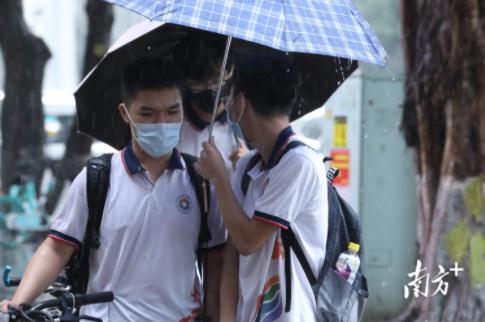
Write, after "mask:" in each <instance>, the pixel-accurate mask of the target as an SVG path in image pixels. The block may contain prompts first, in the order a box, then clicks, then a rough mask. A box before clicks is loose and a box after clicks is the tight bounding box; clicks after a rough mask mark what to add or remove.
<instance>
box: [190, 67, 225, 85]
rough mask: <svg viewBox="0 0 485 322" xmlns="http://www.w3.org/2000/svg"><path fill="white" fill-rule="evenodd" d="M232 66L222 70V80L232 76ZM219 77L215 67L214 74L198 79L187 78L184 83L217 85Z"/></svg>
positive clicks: (218, 71)
mask: <svg viewBox="0 0 485 322" xmlns="http://www.w3.org/2000/svg"><path fill="white" fill-rule="evenodd" d="M233 70H234V69H233V68H232V67H231V68H226V70H225V72H224V81H227V80H228V79H230V78H231V77H232V74H233ZM219 77H220V69H215V70H214V74H212V76H211V77H210V78H208V79H205V80H200V79H195V78H187V79H186V84H187V86H189V87H202V86H203V87H208V88H212V87H217V86H218V85H219Z"/></svg>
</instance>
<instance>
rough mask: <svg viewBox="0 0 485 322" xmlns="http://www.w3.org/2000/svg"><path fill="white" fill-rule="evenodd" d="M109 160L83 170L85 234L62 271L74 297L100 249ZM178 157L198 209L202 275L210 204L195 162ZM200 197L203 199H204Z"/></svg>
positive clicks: (105, 158)
mask: <svg viewBox="0 0 485 322" xmlns="http://www.w3.org/2000/svg"><path fill="white" fill-rule="evenodd" d="M111 157H112V154H104V155H102V156H100V157H96V158H92V159H90V160H88V163H87V166H86V172H87V178H86V179H87V180H86V189H87V190H86V192H87V199H88V208H89V216H88V222H87V226H86V232H85V234H84V240H83V246H82V247H81V248H80V249H79V250H77V251H76V252H75V253H74V254H73V255H72V256H71V258H70V260H69V262H68V263H67V265H66V268H65V272H66V277H67V281H68V285H71V291H72V292H74V293H86V290H87V286H88V281H89V254H90V251H91V249H98V248H99V246H100V239H99V237H100V227H101V220H102V218H103V210H104V204H105V201H106V197H107V194H108V189H109V177H110V170H111ZM182 157H183V159H184V161H185V164H186V165H187V171H188V173H189V176H190V180H191V182H192V185H193V187H194V190H195V194H196V196H197V201H198V204H199V208H200V214H201V224H200V230H199V247H198V249H197V264H198V268H199V271H200V273H201V274H202V273H204V274H206V271H207V270H206V269H203V268H202V262H203V260H202V258H203V257H202V254H203V250H202V245H207V243H208V242H209V240H210V239H211V234H210V231H209V226H208V223H207V219H208V213H209V212H208V208H209V207H208V205H209V204H210V194H209V189H208V184H204V179H203V178H202V177H201V176H200V175H199V174H197V172H196V171H195V169H194V167H193V164H194V163H195V161H197V158H196V157H194V156H192V155H189V154H185V153H182ZM204 194H205V196H206V197H207V199H205V197H204ZM204 263H205V261H204ZM201 276H202V275H201ZM205 284H206V283H204V285H205ZM204 306H205V303H204Z"/></svg>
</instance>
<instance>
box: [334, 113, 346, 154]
mask: <svg viewBox="0 0 485 322" xmlns="http://www.w3.org/2000/svg"><path fill="white" fill-rule="evenodd" d="M333 146H334V147H336V148H344V147H346V146H347V117H345V116H336V117H335V121H334V124H333Z"/></svg>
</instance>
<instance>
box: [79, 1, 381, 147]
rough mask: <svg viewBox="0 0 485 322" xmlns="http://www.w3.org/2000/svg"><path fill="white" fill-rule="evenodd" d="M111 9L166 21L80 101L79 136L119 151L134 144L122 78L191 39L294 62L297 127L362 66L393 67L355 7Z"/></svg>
mask: <svg viewBox="0 0 485 322" xmlns="http://www.w3.org/2000/svg"><path fill="white" fill-rule="evenodd" d="M107 1H108V2H112V3H116V4H119V5H121V6H123V7H125V8H128V9H130V10H133V11H135V12H137V13H140V14H142V15H144V16H146V17H148V18H150V19H157V20H158V21H151V22H149V21H147V22H142V23H140V24H138V25H135V26H133V27H132V28H131V29H129V30H128V31H127V32H125V34H123V35H122V36H121V38H120V39H119V40H118V41H117V42H116V43H115V44H114V45H113V46H112V47H111V48H110V49H109V50H108V52H107V54H106V55H105V56H104V57H103V59H102V60H101V61H100V62H99V63H98V65H97V66H96V67H95V68H94V69H93V70H92V71H91V72H90V73H89V74H88V75H87V76H86V77H85V79H84V80H83V81H82V83H81V85H80V86H79V87H78V89H77V91H76V93H75V97H76V108H77V114H78V128H79V130H80V131H81V132H83V133H85V134H88V135H90V136H92V137H94V138H96V139H98V140H101V141H103V142H106V143H108V144H110V145H111V146H113V147H115V148H118V149H120V148H122V147H124V146H125V145H126V143H127V142H128V140H129V138H130V133H129V127H128V126H127V125H126V124H125V123H124V122H123V121H122V119H121V117H120V115H119V112H118V110H117V106H118V105H119V103H120V102H121V91H120V85H121V84H120V80H121V74H122V71H123V70H124V68H125V67H127V66H128V65H129V64H130V63H131V62H133V61H134V60H136V59H139V58H141V57H150V56H151V57H160V56H167V55H168V54H170V52H171V51H172V50H173V49H174V48H175V47H176V46H183V42H184V39H185V38H186V37H187V36H188V34H189V33H191V32H196V31H199V30H206V31H208V32H214V33H217V34H220V35H221V41H225V38H226V37H225V36H231V37H232V36H233V37H236V39H234V42H233V46H232V48H231V50H232V51H231V53H232V54H236V56H241V55H247V54H251V53H252V52H261V51H266V52H268V51H273V52H274V51H277V50H278V51H279V52H280V53H281V54H289V55H291V56H292V57H293V58H294V61H295V63H296V65H297V66H298V68H299V70H300V73H301V75H302V81H303V82H302V89H301V94H300V98H299V100H298V103H297V108H295V110H294V112H293V114H292V115H291V119H292V120H294V119H296V118H298V117H299V116H301V115H304V114H306V113H308V112H310V111H312V110H314V109H316V108H318V107H320V106H322V105H323V103H324V102H325V101H326V100H327V99H328V98H329V97H330V95H331V94H332V93H333V92H334V91H335V90H336V89H337V88H338V86H339V85H340V84H341V83H342V82H343V80H345V78H347V77H348V76H349V75H350V74H351V73H352V72H353V71H354V70H355V69H356V68H357V60H362V61H366V62H370V63H375V64H379V65H383V64H385V59H386V58H385V57H386V54H385V51H384V50H383V49H382V46H381V45H380V44H379V42H378V40H377V38H376V37H375V35H374V34H373V33H372V31H371V30H370V28H369V26H368V24H367V23H366V22H365V20H364V19H363V18H362V17H361V15H360V14H359V13H358V11H357V10H356V9H355V7H354V6H353V5H352V4H351V2H350V1H337V2H336V4H335V3H334V2H335V1H333V2H330V1H309V0H301V1H296V0H293V1H288V0H285V1H282V0H279V1H275V0H264V1H254V0H253V1H244V3H241V2H236V1H212V0H206V1H193V0H192V1H190V0H185V1H184V0H177V1H156V0H150V1H148V0H145V1H139V0H138V1H120V0H117V1H114V0H107ZM194 28H195V29H194ZM199 32H200V31H199ZM281 50H283V51H281ZM288 52H291V53H288Z"/></svg>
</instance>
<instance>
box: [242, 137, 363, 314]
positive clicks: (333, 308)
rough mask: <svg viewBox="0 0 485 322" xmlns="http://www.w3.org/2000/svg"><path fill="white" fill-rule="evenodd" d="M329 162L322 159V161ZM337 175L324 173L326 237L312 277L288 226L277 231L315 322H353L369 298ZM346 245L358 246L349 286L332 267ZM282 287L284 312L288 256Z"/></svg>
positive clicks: (355, 228)
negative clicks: (312, 305)
mask: <svg viewBox="0 0 485 322" xmlns="http://www.w3.org/2000/svg"><path fill="white" fill-rule="evenodd" d="M298 146H305V144H304V143H303V142H300V141H292V142H290V143H289V144H288V145H287V147H286V149H285V151H284V152H283V154H284V153H285V152H287V151H289V150H291V149H293V148H296V147H298ZM260 158H261V157H260V156H259V154H256V155H255V156H254V157H253V158H252V159H251V160H250V161H249V163H248V165H247V167H246V169H245V172H244V175H243V178H242V181H241V190H242V192H243V194H244V195H246V192H247V190H248V187H249V183H250V181H251V177H250V176H249V175H248V171H249V170H251V169H252V168H253V167H254V166H255V165H256V163H258V161H259V160H260ZM328 160H330V159H329V158H325V159H324V160H323V161H324V162H326V161H328ZM337 175H338V169H336V168H330V169H329V170H328V172H327V189H328V236H327V245H326V253H325V260H324V264H323V266H322V268H321V269H320V271H319V272H318V276H315V275H314V274H313V272H312V270H311V268H310V264H309V263H308V260H307V259H306V257H305V254H304V253H303V250H302V248H301V246H300V244H299V242H298V240H297V238H296V236H295V234H294V232H293V230H292V229H291V227H288V229H287V230H285V229H281V239H282V242H283V248H284V250H285V254H290V250H293V251H294V252H295V255H296V257H297V259H298V261H299V262H300V264H301V266H302V268H303V270H304V272H305V275H306V277H307V279H308V282H309V283H310V285H311V286H312V289H313V293H314V296H315V300H316V308H317V316H316V318H317V321H318V322H341V321H345V322H354V321H359V320H360V318H361V317H362V313H363V309H364V306H365V302H366V299H367V298H368V297H369V290H368V287H367V279H366V278H365V276H364V262H363V258H364V247H363V240H362V238H361V224H360V219H359V216H358V215H357V213H356V212H355V211H354V210H353V209H352V207H350V205H349V204H348V203H347V202H346V201H345V200H343V199H342V198H341V197H340V195H339V194H338V192H337V190H336V189H335V187H334V186H333V179H334V178H335V177H336V176H337ZM349 242H353V243H357V244H360V256H359V257H360V258H361V265H360V267H359V271H358V272H357V275H356V277H355V280H354V283H353V284H352V285H350V284H349V283H348V282H347V281H346V280H344V279H343V278H341V277H340V276H339V275H338V274H337V273H336V272H335V270H334V269H335V264H336V263H337V259H338V257H339V255H340V254H341V253H342V252H344V251H346V250H347V248H348V244H349ZM285 281H286V283H285V285H287V287H286V306H285V312H289V311H290V309H291V256H289V255H285Z"/></svg>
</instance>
